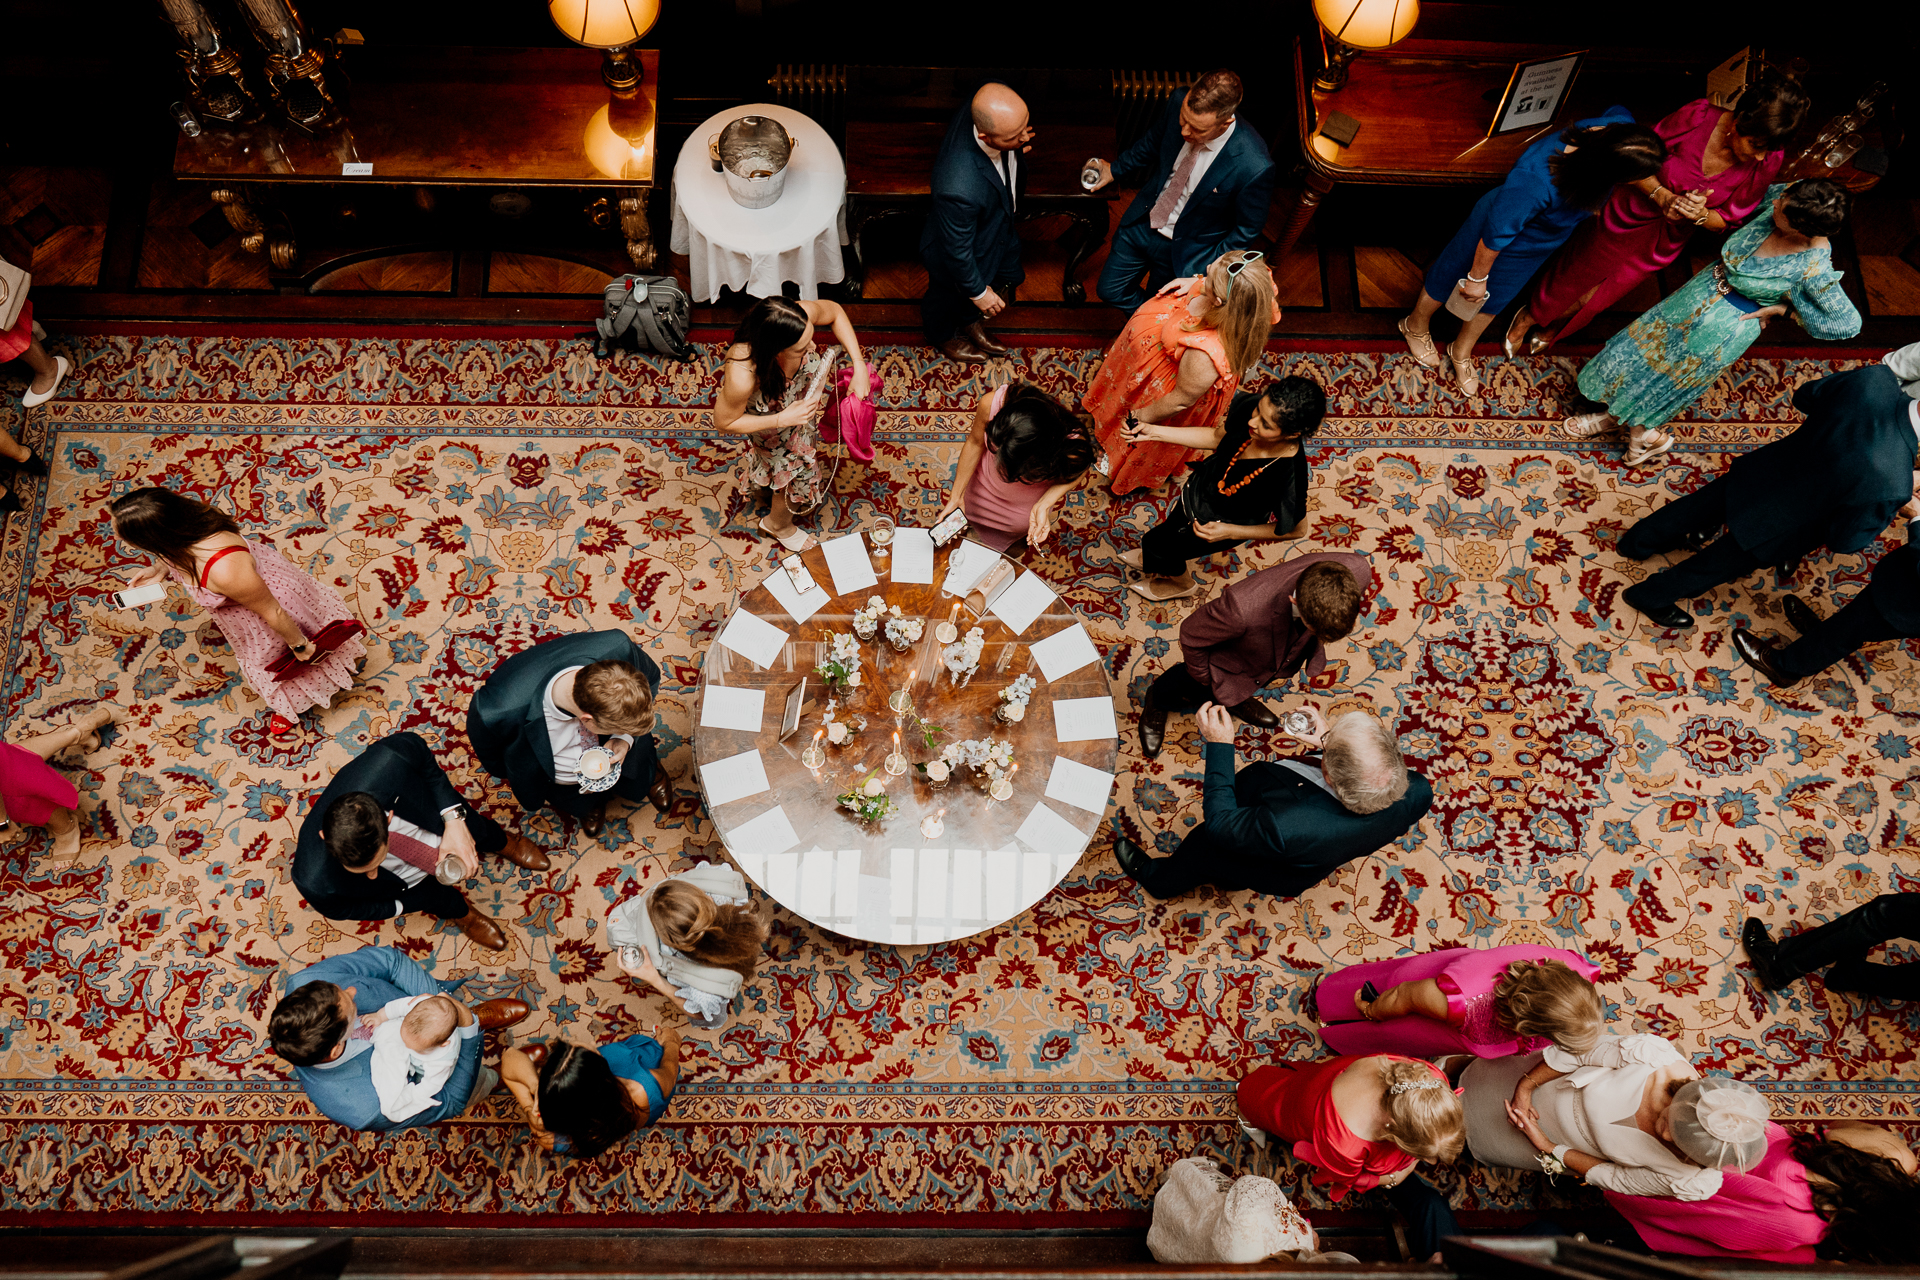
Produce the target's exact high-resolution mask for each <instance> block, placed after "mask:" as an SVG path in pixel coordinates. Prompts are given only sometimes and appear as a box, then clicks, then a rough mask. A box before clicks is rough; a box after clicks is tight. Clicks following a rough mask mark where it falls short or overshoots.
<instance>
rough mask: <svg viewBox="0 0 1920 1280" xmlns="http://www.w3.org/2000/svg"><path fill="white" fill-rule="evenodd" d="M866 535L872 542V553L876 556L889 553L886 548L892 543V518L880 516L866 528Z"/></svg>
mask: <svg viewBox="0 0 1920 1280" xmlns="http://www.w3.org/2000/svg"><path fill="white" fill-rule="evenodd" d="M867 537H868V538H869V539H870V540H871V541H872V542H873V553H874V554H875V555H877V556H883V557H884V556H886V555H889V554H891V553H890V552H889V551H888V550H887V548H888V547H890V546H892V545H893V518H892V517H891V516H881V517H880V518H879V519H878V520H876V521H874V525H873V528H872V529H870V530H868V532H867Z"/></svg>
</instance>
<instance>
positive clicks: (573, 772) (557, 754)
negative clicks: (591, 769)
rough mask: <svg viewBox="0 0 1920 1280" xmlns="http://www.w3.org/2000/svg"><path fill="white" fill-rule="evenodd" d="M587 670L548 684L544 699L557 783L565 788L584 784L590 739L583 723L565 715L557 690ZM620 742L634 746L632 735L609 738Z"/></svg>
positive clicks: (566, 673)
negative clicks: (584, 761)
mask: <svg viewBox="0 0 1920 1280" xmlns="http://www.w3.org/2000/svg"><path fill="white" fill-rule="evenodd" d="M584 670H586V668H585V667H584V666H581V667H568V668H567V669H566V670H565V671H562V672H561V673H560V674H559V675H557V676H555V677H554V678H553V679H551V680H549V681H547V691H546V693H545V694H543V695H541V709H542V710H543V711H544V712H545V713H546V717H547V741H548V742H549V743H551V744H552V746H553V780H554V781H555V782H557V783H559V784H560V785H561V786H563V787H570V786H577V785H578V784H579V782H580V757H581V756H582V755H584V754H586V750H587V743H586V739H585V738H583V737H582V736H581V732H582V726H581V724H580V721H579V720H578V719H577V718H576V717H575V716H574V715H573V713H572V712H570V711H562V710H561V709H560V705H559V704H558V703H556V702H555V701H554V700H553V687H554V686H555V685H557V684H559V683H560V682H561V681H562V680H564V679H566V678H567V677H568V676H570V675H572V674H573V673H574V672H576V671H584ZM608 736H609V737H613V738H617V739H619V740H620V741H621V742H624V743H626V744H627V745H628V746H632V745H633V735H632V734H630V733H615V734H610V735H608Z"/></svg>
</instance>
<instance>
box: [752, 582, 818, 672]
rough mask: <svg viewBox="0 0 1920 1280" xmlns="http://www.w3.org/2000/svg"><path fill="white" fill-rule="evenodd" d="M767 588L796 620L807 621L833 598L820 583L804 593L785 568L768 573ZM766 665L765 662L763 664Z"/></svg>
mask: <svg viewBox="0 0 1920 1280" xmlns="http://www.w3.org/2000/svg"><path fill="white" fill-rule="evenodd" d="M766 581H767V590H769V591H771V592H773V598H774V599H775V600H778V601H779V602H780V607H781V608H782V609H785V610H786V611H787V614H788V616H790V617H791V618H792V619H793V620H794V621H795V622H805V621H806V620H807V619H808V618H811V617H812V616H813V615H814V614H816V613H818V612H820V610H821V608H822V607H823V606H825V605H826V603H827V601H829V600H831V599H833V597H832V596H831V595H829V594H828V593H827V589H826V588H825V587H823V586H821V585H820V584H819V583H817V582H816V583H814V584H813V590H811V591H809V592H807V593H806V594H805V595H802V594H801V593H800V592H798V591H795V590H794V589H793V579H792V578H789V577H788V576H787V571H786V570H785V569H780V568H776V569H774V571H773V572H772V573H770V574H768V575H767V580H766ZM762 665H763V666H764V665H765V664H764V663H763V664H762Z"/></svg>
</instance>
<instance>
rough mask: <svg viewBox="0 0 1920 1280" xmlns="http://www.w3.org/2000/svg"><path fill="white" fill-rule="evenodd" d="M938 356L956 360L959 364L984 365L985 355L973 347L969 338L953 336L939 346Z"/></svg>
mask: <svg viewBox="0 0 1920 1280" xmlns="http://www.w3.org/2000/svg"><path fill="white" fill-rule="evenodd" d="M940 354H941V355H943V356H945V357H946V358H947V359H949V360H958V361H959V362H960V363H961V364H985V363H986V362H987V353H986V352H984V351H982V350H981V349H980V348H978V347H976V346H974V345H973V342H972V340H971V339H969V338H965V337H962V336H961V335H959V334H955V335H954V336H953V337H951V338H948V339H947V340H946V341H945V342H943V343H941V344H940Z"/></svg>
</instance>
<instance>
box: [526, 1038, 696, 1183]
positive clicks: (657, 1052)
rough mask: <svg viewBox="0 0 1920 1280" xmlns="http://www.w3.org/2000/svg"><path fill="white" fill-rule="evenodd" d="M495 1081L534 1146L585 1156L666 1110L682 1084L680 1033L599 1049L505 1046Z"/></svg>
mask: <svg viewBox="0 0 1920 1280" xmlns="http://www.w3.org/2000/svg"><path fill="white" fill-rule="evenodd" d="M655 1030H656V1031H658V1030H659V1028H657V1027H656V1028H655ZM500 1080H501V1082H502V1083H503V1084H505V1085H506V1086H507V1092H509V1093H510V1094H512V1095H513V1100H514V1101H515V1102H517V1103H518V1104H519V1105H520V1114H521V1116H522V1117H523V1118H524V1119H525V1120H526V1122H527V1127H528V1128H529V1129H531V1130H532V1131H533V1138H534V1141H535V1142H538V1143H539V1144H540V1145H541V1146H542V1147H545V1148H546V1149H547V1150H549V1151H557V1152H559V1153H560V1154H562V1155H571V1156H580V1157H583V1158H590V1157H593V1156H597V1155H599V1154H600V1153H601V1152H602V1151H605V1150H606V1149H607V1148H608V1147H610V1146H612V1145H613V1144H614V1143H616V1142H618V1141H619V1140H620V1139H622V1138H624V1137H626V1136H627V1135H628V1134H630V1133H632V1132H633V1131H634V1130H635V1129H640V1128H644V1127H646V1126H648V1125H651V1124H652V1123H653V1122H654V1121H656V1120H658V1119H659V1118H660V1117H661V1116H662V1115H664V1114H665V1113H666V1110H667V1101H668V1099H670V1098H672V1097H673V1091H674V1089H675V1087H676V1086H677V1085H678V1084H679V1083H680V1032H679V1030H678V1029H677V1028H674V1027H671V1026H670V1027H668V1028H667V1029H666V1031H665V1033H663V1034H662V1035H661V1036H660V1038H659V1039H657V1040H656V1039H654V1038H653V1037H652V1036H650V1035H646V1034H644V1033H641V1032H635V1033H634V1034H633V1035H630V1036H626V1037H624V1038H622V1039H619V1040H615V1041H613V1042H612V1043H610V1044H603V1045H601V1046H600V1047H599V1048H598V1049H589V1048H587V1047H586V1046H585V1045H579V1044H573V1043H571V1042H569V1041H566V1040H550V1041H546V1042H544V1043H536V1044H531V1045H528V1046H527V1047H526V1048H524V1049H508V1050H506V1051H505V1052H504V1053H502V1054H501V1055H500Z"/></svg>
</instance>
